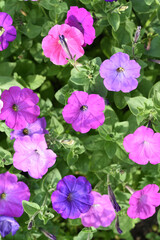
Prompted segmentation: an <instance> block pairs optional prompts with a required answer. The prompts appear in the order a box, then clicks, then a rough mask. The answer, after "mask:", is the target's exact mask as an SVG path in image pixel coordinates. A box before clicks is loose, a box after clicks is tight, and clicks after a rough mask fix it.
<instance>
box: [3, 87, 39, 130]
mask: <svg viewBox="0 0 160 240" xmlns="http://www.w3.org/2000/svg"><path fill="white" fill-rule="evenodd" d="M1 100H2V101H3V108H2V110H1V113H0V120H5V122H6V125H7V126H8V127H9V128H12V129H16V130H17V129H22V128H25V127H26V126H27V123H33V122H35V121H36V119H37V117H38V115H39V114H40V108H39V106H37V105H36V104H37V103H38V101H39V98H38V96H37V94H36V93H34V92H33V91H32V90H31V89H28V88H23V89H20V87H10V89H9V90H5V91H3V93H2V95H1Z"/></svg>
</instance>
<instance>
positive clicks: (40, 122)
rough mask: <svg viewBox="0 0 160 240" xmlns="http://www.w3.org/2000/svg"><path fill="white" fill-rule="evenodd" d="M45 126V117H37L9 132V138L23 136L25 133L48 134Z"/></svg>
mask: <svg viewBox="0 0 160 240" xmlns="http://www.w3.org/2000/svg"><path fill="white" fill-rule="evenodd" d="M45 128H46V119H45V117H42V118H38V119H37V120H36V121H35V122H34V123H31V124H27V126H26V127H25V128H23V129H20V130H14V131H12V132H11V133H10V135H11V138H10V139H11V140H13V139H14V138H15V139H16V138H19V137H24V136H26V135H28V136H32V135H33V134H35V133H37V134H48V133H49V132H48V131H47V130H46V129H45Z"/></svg>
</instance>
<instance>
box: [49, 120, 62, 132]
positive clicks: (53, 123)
mask: <svg viewBox="0 0 160 240" xmlns="http://www.w3.org/2000/svg"><path fill="white" fill-rule="evenodd" d="M50 127H51V128H53V129H54V132H56V133H57V134H58V135H60V134H61V133H63V132H64V127H63V125H62V124H61V123H60V122H59V121H58V120H57V118H56V117H54V116H52V117H51V124H50Z"/></svg>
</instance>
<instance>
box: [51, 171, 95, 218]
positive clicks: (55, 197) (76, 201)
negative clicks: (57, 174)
mask: <svg viewBox="0 0 160 240" xmlns="http://www.w3.org/2000/svg"><path fill="white" fill-rule="evenodd" d="M91 191H92V186H91V184H90V183H89V182H88V181H87V179H86V178H85V177H81V176H80V177H78V178H76V177H75V176H73V175H68V176H65V177H64V178H62V179H61V180H60V181H59V182H58V184H57V188H56V191H54V192H53V193H52V196H51V200H52V206H53V209H54V210H55V211H56V212H58V213H59V214H61V216H62V217H63V218H65V219H66V218H71V219H75V218H79V216H80V214H81V213H86V212H88V211H89V209H90V207H91V205H92V204H93V201H94V199H93V195H92V194H91Z"/></svg>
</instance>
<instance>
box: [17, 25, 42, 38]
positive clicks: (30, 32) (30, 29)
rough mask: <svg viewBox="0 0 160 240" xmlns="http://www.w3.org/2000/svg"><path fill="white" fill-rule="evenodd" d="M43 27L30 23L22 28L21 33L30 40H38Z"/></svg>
mask: <svg viewBox="0 0 160 240" xmlns="http://www.w3.org/2000/svg"><path fill="white" fill-rule="evenodd" d="M41 29H42V27H41V26H38V25H33V24H32V23H31V22H29V23H28V24H26V25H23V26H22V27H21V31H22V32H23V33H24V34H25V35H26V36H27V37H28V38H30V39H33V38H36V37H37V36H38V35H39V34H40V33H41Z"/></svg>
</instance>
